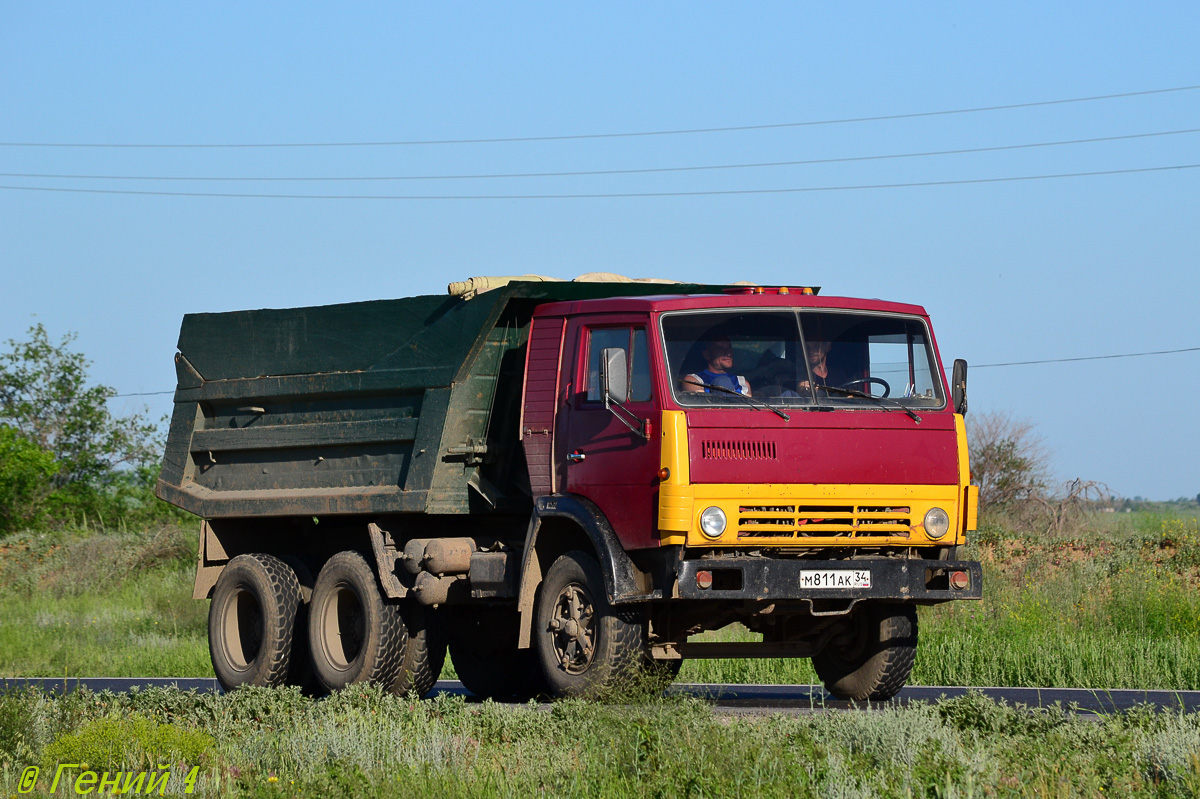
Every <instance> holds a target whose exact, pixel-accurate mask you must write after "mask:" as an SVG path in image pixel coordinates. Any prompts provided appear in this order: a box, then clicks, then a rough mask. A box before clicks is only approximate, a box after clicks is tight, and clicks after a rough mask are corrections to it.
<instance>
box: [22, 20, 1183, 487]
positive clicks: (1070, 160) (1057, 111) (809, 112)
mask: <svg viewBox="0 0 1200 799" xmlns="http://www.w3.org/2000/svg"><path fill="white" fill-rule="evenodd" d="M0 10H2V13H3V21H4V24H3V25H0V142H3V143H5V144H4V145H3V146H0V172H3V173H6V176H4V177H0V184H2V185H4V186H8V187H54V188H75V189H78V188H89V189H105V190H114V189H115V190H124V191H164V192H185V193H186V192H193V193H194V192H210V193H211V192H216V193H260V194H261V193H267V194H309V195H319V194H326V195H328V194H343V195H393V196H395V195H402V196H412V195H421V196H444V195H460V196H461V195H469V196H477V195H484V194H486V195H504V196H512V195H530V194H539V195H543V194H621V193H624V194H629V193H634V194H637V193H662V192H703V191H733V190H747V189H779V188H789V189H796V188H807V189H812V188H822V189H824V188H829V187H846V186H862V185H878V184H898V183H930V182H939V181H962V180H976V179H989V178H1008V177H1023V176H1034V175H1049V174H1063V173H1075V172H1100V171H1112V170H1132V169H1147V168H1154V167H1168V166H1181V165H1189V164H1200V134H1197V133H1183V134H1173V135H1163V136H1154V137H1146V138H1140V139H1125V140H1120V141H1109V142H1093V143H1086V144H1074V145H1057V146H1047V147H1037V148H1024V149H1014V150H1006V151H991V152H975V153H966V154H957V155H942V156H928V157H911V158H894V159H875V160H866V161H842V162H836V163H823V164H809V165H793V166H775V167H758V168H744V169H723V170H698V171H691V172H682V173H679V172H676V173H669V172H667V173H664V172H657V173H641V174H624V175H599V176H578V175H577V176H564V177H545V178H492V179H462V180H392V181H369V182H346V181H341V182H331V181H325V182H298V181H291V182H246V181H240V182H234V181H225V182H215V181H208V182H200V181H194V180H191V181H142V180H139V181H132V180H119V181H118V180H89V179H83V178H46V177H43V178H31V177H14V176H12V175H13V174H14V173H21V174H30V173H35V174H48V175H108V176H123V177H135V176H141V177H147V176H156V177H179V176H183V177H210V178H212V177H238V178H248V177H274V178H278V177H289V178H296V177H326V178H331V177H380V176H392V177H396V176H408V177H411V176H430V175H433V176H439V175H441V176H444V175H464V174H473V175H475V174H497V173H504V174H509V173H517V172H520V173H524V172H564V171H571V172H579V171H594V170H631V169H658V168H664V167H682V166H713V165H728V164H747V163H762V162H779V161H797V160H825V161H828V160H829V159H845V158H862V157H865V156H881V155H896V154H905V153H922V152H931V151H944V150H960V149H979V148H995V147H1005V146H1010V145H1018V144H1034V143H1046V142H1060V141H1068V140H1078V139H1094V138H1101V137H1117V136H1130V135H1134V134H1147V133H1166V132H1171V131H1179V130H1189V129H1193V128H1200V91H1197V90H1190V91H1180V92H1167V93H1159V94H1145V95H1139V96H1132V97H1125V98H1119V99H1110V100H1096V101H1090V102H1080V103H1064V104H1055V105H1044V106H1038V107H1029V108H1021V109H1009V110H1003V111H991V112H977V113H966V114H952V115H939V116H925V117H916V118H908V119H892V120H881V121H872V122H857V123H842V124H829V125H809V126H791V127H778V128H770V129H759V130H741V131H725V132H714V133H693V134H676V135H659V136H635V137H619V138H599V139H560V140H553V141H544V140H543V141H525V142H505V143H499V142H493V143H479V144H442V145H433V144H425V145H406V146H360V147H293V148H86V147H24V146H11V145H12V144H14V143H39V144H51V143H57V144H79V143H110V144H231V143H234V144H248V143H258V144H278V143H346V142H380V141H385V142H395V141H429V140H445V139H454V140H461V139H495V138H510V137H516V138H524V137H545V136H571V135H577V134H597V133H618V132H639V131H663V130H681V129H696V128H706V129H707V128H721V127H744V126H754V125H771V124H779V123H797V122H814V121H828V120H839V119H848V118H862V117H878V116H894V115H904V114H914V113H920V112H930V111H943V110H953V109H968V108H979V107H991V106H999V105H1012V104H1022V103H1032V102H1039V101H1049V100H1063V99H1072V98H1083V97H1094V96H1099V95H1112V94H1120V93H1128V92H1144V91H1148V90H1155V89H1166V88H1173V87H1184V86H1192V85H1197V84H1200V56H1198V55H1197V48H1196V42H1197V41H1200V5H1197V4H1195V3H1157V4H1132V3H1131V4H1107V3H1106V4H1094V3H1089V4H1084V3H1062V4H1054V5H1053V6H1050V5H1048V4H1045V3H1009V4H987V5H985V4H961V3H945V4H923V5H919V6H914V5H912V4H883V3H879V4H819V5H818V4H783V3H767V4H757V5H752V6H748V5H747V4H727V5H719V4H715V3H686V4H685V3H678V4H655V5H654V6H648V5H646V4H605V5H599V4H597V5H585V4H538V5H526V4H504V5H503V6H501V5H500V4H496V5H485V4H449V3H439V4H422V5H419V6H418V5H415V4H414V5H407V4H386V5H385V4H378V5H372V4H363V5H359V6H357V7H355V8H346V7H343V6H342V5H341V4H338V5H334V4H328V5H320V4H316V3H308V4H283V3H273V4H254V5H252V6H248V5H247V4H236V3H212V4H205V5H204V6H203V7H202V8H201V7H193V8H183V7H182V5H181V4H164V3H136V4H135V3H128V4H119V5H117V4H84V3H78V4H66V3H52V2H45V3H36V4H33V3H16V2H9V1H7V0H6V1H5V2H2V3H0ZM1198 189H1200V169H1179V170H1166V171H1156V172H1140V173H1129V174H1120V175H1105V176H1092V177H1077V178H1069V179H1054V180H1030V181H1012V182H993V183H972V184H960V185H943V186H910V187H906V188H886V189H864V190H838V191H806V192H794V193H778V194H740V195H739V194H723V195H707V196H667V197H662V196H660V197H610V198H590V199H505V200H478V199H440V200H411V199H409V200H349V199H342V200H328V199H327V200H316V199H247V198H217V197H181V196H138V195H120V194H80V193H63V192H42V191H25V190H17V189H11V188H10V189H0V265H2V268H3V282H2V284H0V285H2V286H3V290H2V291H0V340H7V339H9V338H14V337H17V338H20V337H22V336H23V335H24V333H25V331H26V330H27V329H28V328H29V326H30V325H31V324H33V323H35V322H41V323H43V324H44V325H46V327H47V328H48V329H49V330H50V332H51V334H52V335H54V336H56V337H57V336H60V335H62V334H64V333H66V332H68V331H75V332H77V333H78V334H79V342H78V346H79V348H80V349H82V350H83V351H84V352H86V353H87V355H88V356H89V357H90V358H91V359H92V360H93V361H94V367H93V375H94V377H95V378H96V379H97V380H99V381H101V382H103V383H105V384H108V385H111V386H114V387H116V388H117V389H118V390H119V391H121V392H151V391H161V390H164V389H170V388H172V387H173V384H174V370H173V366H172V360H171V358H172V355H173V352H174V344H175V341H176V335H177V332H178V326H179V321H180V318H181V317H182V315H183V314H184V313H187V312H192V311H220V310H232V309H240V308H257V307H287V306H296V305H309V304H321V303H328V302H342V301H351V300H360V299H369V298H377V297H398V296H406V295H409V294H424V293H441V292H444V291H445V284H446V283H447V282H448V281H449V280H457V279H464V278H466V277H469V276H472V275H478V274H520V273H525V272H533V273H540V274H546V275H553V276H559V277H571V276H574V275H577V274H580V273H584V272H591V271H614V272H621V273H625V274H629V275H632V276H658V277H668V278H677V279H682V280H695V281H701V282H720V281H723V280H753V281H757V282H761V283H767V284H773V283H788V284H797V283H813V284H817V285H821V286H823V287H824V291H825V293H826V294H834V295H846V296H866V297H881V298H885V299H893V300H900V301H906V302H915V303H918V304H921V305H924V306H925V307H926V309H927V310H928V311H929V312H930V313H931V315H932V316H933V319H934V325H935V330H936V332H937V335H938V339H939V344H940V347H941V351H942V354H943V357H944V358H945V359H946V361H947V365H949V361H950V360H952V359H953V358H956V357H962V358H966V359H968V361H970V362H971V363H972V364H975V365H983V364H990V363H999V362H1009V361H1026V360H1037V359H1047V358H1072V357H1083V356H1095V355H1110V354H1122V353H1135V352H1145V351H1156V350H1167V349H1181V348H1187V347H1200V323H1197V321H1196V319H1197V313H1196V309H1197V299H1198V298H1200V276H1198V275H1197V266H1198V265H1200V264H1198V260H1200V259H1198V257H1197V256H1198V254H1200V243H1198V242H1200V238H1198V236H1197V228H1198V225H1197V222H1198V221H1200V219H1198V215H1200V213H1198V209H1200V204H1198V202H1197V201H1198V200H1200V191H1198ZM970 394H971V407H972V410H974V411H984V410H996V411H1008V412H1011V413H1013V414H1014V415H1015V416H1017V417H1020V418H1025V419H1029V420H1031V421H1032V422H1033V423H1034V424H1035V425H1036V428H1037V431H1038V432H1039V433H1040V434H1041V435H1042V436H1043V437H1044V439H1045V440H1046V443H1047V445H1048V448H1049V449H1050V451H1051V452H1052V467H1053V470H1054V473H1055V475H1056V476H1058V477H1060V478H1064V479H1065V478H1071V477H1077V476H1078V477H1084V478H1088V479H1095V480H1101V481H1103V482H1105V483H1107V484H1108V485H1109V486H1110V487H1111V488H1112V489H1113V490H1115V491H1117V492H1119V493H1121V494H1123V495H1126V496H1135V495H1141V496H1145V497H1152V498H1163V499H1165V498H1174V497H1178V496H1195V495H1196V494H1197V492H1200V469H1198V468H1197V466H1196V453H1197V452H1200V424H1197V422H1196V419H1195V412H1196V397H1197V396H1198V395H1200V352H1190V353H1182V354H1175V355H1161V356H1151V357H1143V358H1130V359H1120V360H1104V361H1086V362H1080V363H1065V364H1054V365H1034V366H1019V367H996V368H977V369H974V370H973V371H972V373H971V379H970ZM141 403H146V404H148V405H149V406H150V408H151V410H152V411H153V412H154V413H155V414H160V413H166V412H168V411H169V408H170V397H169V396H154V397H146V398H124V399H119V400H115V401H114V407H115V408H116V409H117V410H125V409H132V408H136V407H138V406H139V405H140V404H141Z"/></svg>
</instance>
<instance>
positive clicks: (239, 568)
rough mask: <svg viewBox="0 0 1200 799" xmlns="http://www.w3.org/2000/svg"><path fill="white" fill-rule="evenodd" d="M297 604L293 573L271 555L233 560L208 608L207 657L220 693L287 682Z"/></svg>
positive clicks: (216, 588) (218, 584) (214, 591)
mask: <svg viewBox="0 0 1200 799" xmlns="http://www.w3.org/2000/svg"><path fill="white" fill-rule="evenodd" d="M300 604H301V597H300V584H299V582H298V581H297V579H296V574H295V572H293V571H292V569H291V568H290V567H289V566H288V565H287V564H286V563H284V562H283V561H281V560H280V559H279V558H277V557H275V556H274V555H267V554H263V553H254V554H250V555H238V556H237V557H235V558H234V559H233V560H231V561H229V565H227V566H226V567H225V568H224V569H223V570H222V571H221V576H220V577H219V578H217V584H216V586H215V587H214V589H213V598H212V604H211V605H210V606H209V608H208V651H209V654H210V655H211V657H212V664H213V671H214V672H215V673H216V675H217V680H218V681H219V682H220V683H221V687H222V688H224V689H225V690H226V691H232V690H233V689H235V688H238V687H240V686H243V685H258V686H264V687H266V686H276V685H283V684H284V683H285V682H286V681H287V677H288V674H289V671H290V669H291V664H292V659H293V635H294V631H295V625H296V614H297V612H298V610H299V607H300Z"/></svg>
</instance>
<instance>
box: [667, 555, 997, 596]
mask: <svg viewBox="0 0 1200 799" xmlns="http://www.w3.org/2000/svg"><path fill="white" fill-rule="evenodd" d="M864 571H866V572H869V573H870V587H869V588H867V587H858V588H839V587H835V586H836V584H837V583H848V584H853V583H861V582H862V580H861V575H857V576H856V575H855V572H864ZM698 572H708V573H709V575H711V585H710V587H708V588H701V587H700V584H699V582H698V581H697V579H696V575H697V573H698ZM953 572H965V573H966V574H967V577H968V583H967V585H966V587H964V588H961V589H958V588H952V587H951V586H950V579H949V576H950V575H951V574H952V573H953ZM829 573H832V577H833V579H828V578H829V577H830V576H831V575H830V574H829ZM677 575H678V584H677V585H678V596H679V597H680V598H681V599H721V600H729V599H750V600H784V599H841V600H858V599H885V600H894V601H900V602H906V601H913V602H919V603H921V604H935V603H938V602H950V601H953V600H956V599H981V598H982V597H983V568H982V567H981V566H980V564H979V562H978V561H942V560H899V559H895V558H877V559H868V558H863V559H856V560H806V559H787V560H783V559H778V558H757V557H738V558H700V559H697V560H687V561H684V562H683V563H682V564H681V565H680V568H679V570H678V572H677ZM856 577H857V579H856ZM706 582H708V581H706ZM818 582H821V583H827V584H829V585H830V587H819V586H817V585H815V583H818Z"/></svg>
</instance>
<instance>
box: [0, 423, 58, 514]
mask: <svg viewBox="0 0 1200 799" xmlns="http://www.w3.org/2000/svg"><path fill="white" fill-rule="evenodd" d="M57 472H58V464H57V463H55V461H54V455H53V454H51V453H49V452H47V451H46V450H44V449H42V448H41V447H39V446H38V445H37V444H35V443H34V442H32V441H30V440H29V439H28V438H26V437H25V436H23V435H21V433H20V431H18V430H17V429H16V428H14V427H10V426H9V425H6V424H0V535H4V534H6V533H10V532H12V531H13V530H17V529H20V528H22V527H26V526H28V525H29V524H31V523H33V522H34V521H36V520H37V519H38V517H39V516H41V515H42V514H43V513H44V512H45V504H44V502H45V500H46V498H47V497H48V496H49V495H50V492H51V481H52V480H53V479H54V475H55V474H56V473H57Z"/></svg>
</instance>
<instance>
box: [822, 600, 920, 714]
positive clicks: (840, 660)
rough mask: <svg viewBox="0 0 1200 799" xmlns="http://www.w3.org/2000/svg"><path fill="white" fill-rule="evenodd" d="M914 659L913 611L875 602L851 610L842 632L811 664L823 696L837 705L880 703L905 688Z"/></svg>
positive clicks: (903, 606) (915, 622)
mask: <svg viewBox="0 0 1200 799" xmlns="http://www.w3.org/2000/svg"><path fill="white" fill-rule="evenodd" d="M916 655H917V609H916V607H914V606H913V605H902V604H895V603H882V602H880V603H873V604H870V605H867V606H866V607H862V608H860V609H858V610H856V611H855V614H854V617H853V618H852V619H851V620H850V623H849V625H848V627H847V629H846V630H845V631H844V632H843V633H841V634H839V635H837V636H835V637H834V638H833V640H831V641H830V642H829V644H828V645H826V647H825V648H824V649H823V650H822V651H821V652H820V653H819V654H817V655H814V656H813V659H812V663H813V668H814V669H815V670H816V672H817V676H818V677H820V678H821V681H822V682H823V683H825V690H827V691H829V693H831V694H833V695H834V696H836V697H837V698H838V699H854V700H857V701H865V700H868V699H869V700H875V701H882V700H885V699H891V698H892V697H893V696H895V695H896V694H897V693H898V692H899V691H900V689H901V688H903V687H904V684H905V683H906V682H908V676H909V674H911V673H912V668H913V663H914V662H915V660H916Z"/></svg>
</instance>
